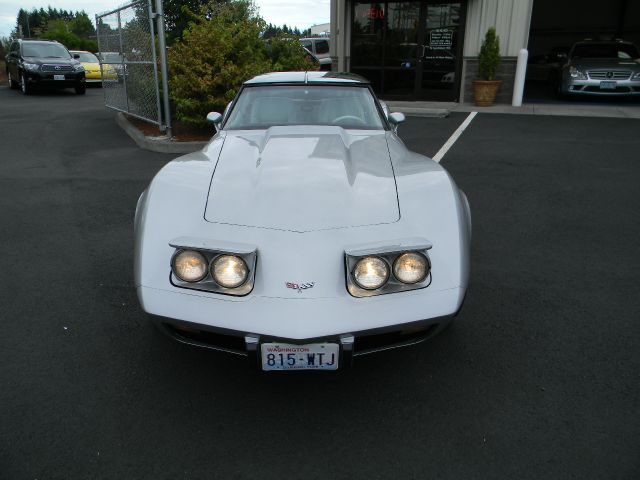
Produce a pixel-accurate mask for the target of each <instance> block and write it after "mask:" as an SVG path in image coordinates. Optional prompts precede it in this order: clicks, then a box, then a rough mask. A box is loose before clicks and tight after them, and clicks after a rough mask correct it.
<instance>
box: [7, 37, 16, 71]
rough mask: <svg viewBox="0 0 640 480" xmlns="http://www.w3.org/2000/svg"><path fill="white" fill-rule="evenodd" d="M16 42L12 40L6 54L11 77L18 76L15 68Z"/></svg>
mask: <svg viewBox="0 0 640 480" xmlns="http://www.w3.org/2000/svg"><path fill="white" fill-rule="evenodd" d="M17 51H18V42H13V43H12V44H11V46H10V47H9V55H7V69H8V70H9V73H10V74H11V77H12V78H14V79H17V78H18V72H17V69H16V64H17V63H18V56H17Z"/></svg>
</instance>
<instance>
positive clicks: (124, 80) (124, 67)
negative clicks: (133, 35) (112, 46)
mask: <svg viewBox="0 0 640 480" xmlns="http://www.w3.org/2000/svg"><path fill="white" fill-rule="evenodd" d="M118 39H119V41H120V57H121V60H120V62H121V65H122V84H123V85H124V98H125V100H126V101H127V113H129V111H130V110H131V109H130V108H129V92H128V91H127V61H126V60H125V58H124V46H123V44H122V20H121V18H120V10H118Z"/></svg>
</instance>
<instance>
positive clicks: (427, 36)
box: [351, 0, 463, 100]
mask: <svg viewBox="0 0 640 480" xmlns="http://www.w3.org/2000/svg"><path fill="white" fill-rule="evenodd" d="M462 10H463V3H462V2H460V1H458V2H447V1H446V0H440V1H439V2H437V3H436V2H429V1H428V0H427V1H424V0H423V1H417V0H414V1H399V0H398V1H394V2H356V3H355V4H354V7H353V28H352V38H351V70H352V71H353V72H355V73H359V74H361V75H363V76H365V77H367V78H369V79H370V81H371V82H372V85H373V86H374V89H375V90H376V92H377V93H378V94H380V95H382V96H385V97H387V98H392V97H396V96H397V97H404V98H420V99H431V98H433V99H439V100H457V86H458V76H459V72H460V70H461V58H460V52H459V49H460V47H461V43H460V42H461V40H459V37H460V38H462V33H463V27H462V22H461V15H462Z"/></svg>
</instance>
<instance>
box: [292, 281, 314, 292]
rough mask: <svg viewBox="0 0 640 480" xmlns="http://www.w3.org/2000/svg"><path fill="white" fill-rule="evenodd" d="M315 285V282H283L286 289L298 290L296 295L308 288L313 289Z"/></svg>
mask: <svg viewBox="0 0 640 480" xmlns="http://www.w3.org/2000/svg"><path fill="white" fill-rule="evenodd" d="M315 284H316V282H309V283H300V284H298V283H293V282H285V285H286V286H287V288H291V289H293V290H298V293H302V291H303V290H307V289H309V288H313V286H314V285H315Z"/></svg>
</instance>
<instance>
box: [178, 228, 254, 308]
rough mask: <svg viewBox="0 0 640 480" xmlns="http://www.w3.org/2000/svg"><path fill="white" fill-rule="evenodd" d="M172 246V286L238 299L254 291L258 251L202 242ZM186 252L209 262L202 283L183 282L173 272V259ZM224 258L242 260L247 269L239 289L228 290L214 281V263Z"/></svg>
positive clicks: (180, 243)
mask: <svg viewBox="0 0 640 480" xmlns="http://www.w3.org/2000/svg"><path fill="white" fill-rule="evenodd" d="M170 245H171V246H172V247H173V248H175V251H174V253H173V255H172V256H171V263H170V269H171V273H170V281H171V284H172V285H174V286H176V287H179V288H187V289H191V290H200V291H205V292H212V293H219V294H222V295H232V296H236V297H243V296H245V295H248V294H250V293H251V291H252V290H253V286H254V282H255V273H256V263H257V258H258V252H257V249H255V248H253V249H245V248H242V247H240V246H238V247H237V248H235V249H234V248H233V246H231V248H226V246H222V245H221V246H219V247H217V248H216V246H215V243H213V244H212V245H207V244H202V242H193V241H187V242H178V243H176V242H174V241H172V242H171V243H170ZM184 250H193V251H195V252H197V253H199V254H200V255H202V256H203V257H204V258H205V260H206V262H207V274H206V275H205V276H204V278H202V279H201V280H200V281H197V282H185V281H184V280H181V279H180V278H179V277H178V276H177V275H176V274H175V273H174V271H173V259H174V258H175V257H176V256H177V255H179V254H180V252H182V251H184ZM222 256H236V257H238V258H240V259H241V260H242V261H243V262H244V264H245V265H246V267H247V270H248V273H247V277H246V279H245V280H244V282H243V283H242V284H240V285H238V286H237V287H234V288H227V287H224V286H223V285H220V284H219V283H218V282H216V280H215V279H214V277H213V275H212V266H213V264H214V262H215V261H216V260H217V259H218V258H220V257H222Z"/></svg>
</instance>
